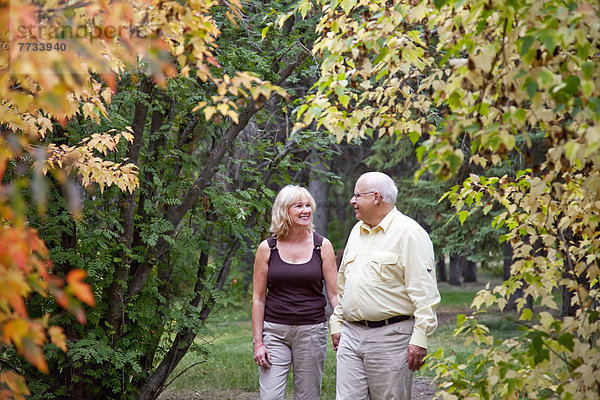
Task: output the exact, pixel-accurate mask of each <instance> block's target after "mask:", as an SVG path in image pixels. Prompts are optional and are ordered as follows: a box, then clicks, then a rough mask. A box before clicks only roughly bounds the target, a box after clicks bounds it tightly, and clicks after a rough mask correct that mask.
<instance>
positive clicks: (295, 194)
mask: <svg viewBox="0 0 600 400" xmlns="http://www.w3.org/2000/svg"><path fill="white" fill-rule="evenodd" d="M303 198H306V199H307V200H308V202H309V203H310V208H311V209H312V213H311V215H310V223H309V224H308V226H307V227H306V230H307V231H308V232H313V231H314V226H313V221H312V214H313V213H314V212H315V209H316V206H315V199H313V197H312V196H311V194H310V192H309V191H308V190H306V189H305V188H303V187H302V186H296V185H287V186H286V187H284V188H283V189H281V190H280V191H279V193H278V194H277V197H276V198H275V202H273V209H272V210H271V227H270V228H269V230H270V231H271V234H272V236H273V237H274V238H277V239H285V238H286V237H287V236H288V235H289V233H290V230H291V228H292V221H291V220H290V215H289V212H288V210H289V208H290V206H291V205H292V204H294V203H295V202H297V201H298V200H302V199H303Z"/></svg>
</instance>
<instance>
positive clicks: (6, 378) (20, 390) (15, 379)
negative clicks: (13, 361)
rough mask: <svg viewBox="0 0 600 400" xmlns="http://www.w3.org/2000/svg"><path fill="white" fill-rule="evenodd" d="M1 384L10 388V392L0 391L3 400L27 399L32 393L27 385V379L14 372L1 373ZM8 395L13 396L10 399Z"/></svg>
mask: <svg viewBox="0 0 600 400" xmlns="http://www.w3.org/2000/svg"><path fill="white" fill-rule="evenodd" d="M0 382H2V383H3V384H4V385H6V386H8V389H9V390H0V398H1V399H4V398H6V399H12V398H14V399H15V400H18V399H25V397H24V396H28V395H30V394H31V393H30V392H29V389H28V388H27V385H26V384H25V378H24V377H23V376H21V375H19V374H16V373H14V372H12V371H6V372H2V373H0ZM7 394H9V395H11V396H10V397H8V396H7Z"/></svg>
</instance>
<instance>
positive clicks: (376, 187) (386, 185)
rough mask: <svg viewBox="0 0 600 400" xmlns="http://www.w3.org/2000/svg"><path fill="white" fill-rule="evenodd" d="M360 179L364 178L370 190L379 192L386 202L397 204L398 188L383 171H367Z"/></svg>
mask: <svg viewBox="0 0 600 400" xmlns="http://www.w3.org/2000/svg"><path fill="white" fill-rule="evenodd" d="M359 179H361V180H362V179H364V182H365V186H366V187H367V189H368V191H374V192H379V194H380V195H381V199H382V200H383V202H384V203H391V204H396V198H397V197H398V188H397V187H396V183H395V182H394V180H393V179H392V178H390V177H389V176H388V175H386V174H384V173H383V172H366V173H364V174H362V175H361V176H360V178H359Z"/></svg>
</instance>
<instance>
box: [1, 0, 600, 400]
mask: <svg viewBox="0 0 600 400" xmlns="http://www.w3.org/2000/svg"><path fill="white" fill-rule="evenodd" d="M0 6H1V8H2V12H1V13H0V15H1V16H2V17H1V18H2V25H1V26H2V28H3V29H2V32H1V35H2V37H1V38H0V39H1V40H2V53H1V54H2V58H1V59H0V61H1V62H2V64H1V65H0V74H1V75H0V85H1V86H0V92H1V93H2V104H1V106H0V107H1V108H0V112H1V118H0V121H2V137H1V138H0V175H1V177H2V187H1V188H2V189H1V191H0V206H1V208H0V211H2V213H1V218H2V224H3V230H2V238H1V240H0V260H1V266H2V270H1V271H0V272H1V273H2V276H3V279H2V283H1V284H0V328H1V330H2V343H3V344H2V345H1V346H2V347H1V348H0V350H1V353H0V361H1V363H2V364H1V370H0V374H1V377H2V385H3V386H2V387H0V396H1V397H2V398H10V396H14V397H16V398H20V397H19V396H23V395H26V394H27V393H31V394H32V396H31V398H57V399H76V398H86V399H94V398H97V399H111V398H115V399H116V398H118V399H126V398H139V399H154V398H156V397H157V396H158V395H159V394H160V393H161V391H162V390H163V389H164V387H165V384H166V383H167V381H168V378H169V376H170V374H171V372H172V371H173V370H174V368H175V367H176V366H177V365H178V363H179V362H180V361H181V359H182V358H183V357H184V355H185V354H186V353H188V352H190V351H194V352H198V353H199V354H203V352H206V351H207V348H206V347H205V346H203V344H202V342H201V341H197V340H195V339H196V338H197V337H198V336H199V335H204V334H205V333H206V321H207V319H208V318H209V316H210V315H211V314H212V313H213V312H214V311H215V310H216V309H218V308H221V307H223V306H227V305H228V304H232V303H235V302H243V301H247V300H248V290H249V285H250V280H251V268H252V252H253V249H254V248H255V246H256V244H257V243H258V242H259V241H260V240H261V239H264V238H265V237H266V235H267V234H268V232H267V228H268V219H269V210H270V205H271V202H272V199H273V197H274V195H275V193H276V192H277V190H278V188H280V187H281V186H283V185H285V184H287V183H299V184H303V185H305V186H307V187H309V189H310V190H311V192H312V193H313V195H314V196H315V199H316V201H317V204H318V211H317V213H316V214H315V222H316V226H317V230H318V231H320V232H322V233H325V234H326V235H327V236H328V237H329V238H330V239H331V240H332V242H333V243H334V246H335V248H336V249H342V248H343V245H344V241H345V238H346V235H347V233H348V232H349V229H350V227H351V226H352V225H353V224H354V222H355V221H354V218H353V216H352V215H351V213H350V208H349V207H348V206H347V201H348V200H349V198H350V196H351V193H352V188H353V183H354V181H355V180H356V178H357V177H358V176H359V175H360V174H361V173H362V172H365V171H367V170H381V171H384V172H387V173H388V174H390V175H391V176H393V177H394V178H395V179H396V181H397V183H398V186H399V188H400V195H399V201H398V204H397V205H398V207H399V209H400V210H401V211H403V212H405V213H406V214H408V215H410V216H412V217H414V218H415V219H417V220H418V221H419V222H420V223H421V224H422V225H423V226H424V227H425V228H426V229H427V230H428V231H429V232H430V235H431V237H432V240H433V241H434V244H435V248H436V253H437V255H438V278H439V280H440V281H444V280H449V281H450V282H451V283H453V284H456V285H458V284H460V283H461V282H462V281H473V280H476V279H477V271H478V269H477V268H487V269H492V270H495V271H496V273H497V274H499V275H502V277H503V278H504V279H505V282H504V283H503V284H502V285H500V286H498V287H496V288H490V289H489V290H487V291H482V292H481V294H480V295H479V296H478V297H477V298H476V299H475V301H474V305H475V306H476V307H477V308H479V309H486V308H489V307H499V309H500V310H505V309H513V310H515V311H516V313H517V322H518V323H519V324H520V325H522V327H523V331H522V334H521V336H519V337H511V338H508V339H502V340H495V338H494V337H493V335H492V334H491V333H490V331H489V329H488V328H487V327H486V326H485V325H484V324H482V323H479V322H478V321H477V319H476V318H474V317H469V318H462V319H461V320H460V321H459V326H458V328H457V334H461V335H465V340H466V342H467V343H468V342H471V341H472V342H474V343H476V344H477V346H478V350H477V351H475V352H474V353H473V355H472V357H470V358H469V359H468V360H466V361H465V363H466V364H468V366H469V368H466V365H462V363H457V362H455V360H454V359H453V358H452V357H446V356H445V355H444V353H443V349H440V350H439V351H438V352H436V353H435V354H433V356H432V357H431V360H430V366H431V368H433V369H434V370H435V371H436V375H437V378H438V382H439V385H440V388H443V389H444V393H443V396H444V397H447V398H467V397H469V396H476V397H481V398H511V397H512V398H520V397H522V396H527V397H538V398H548V397H551V398H554V397H559V398H597V397H598V393H599V392H600V390H598V389H599V388H600V374H599V373H598V368H599V367H598V366H599V365H600V353H599V351H598V349H599V348H600V346H599V345H598V340H600V339H599V335H598V332H599V331H600V322H599V319H598V305H599V302H598V296H599V294H598V273H599V271H600V270H599V269H598V259H597V254H599V253H598V246H599V245H600V241H598V229H597V225H598V208H599V207H600V201H599V200H598V199H599V196H598V194H599V191H600V179H599V178H600V177H599V175H598V161H599V160H598V154H599V149H600V131H599V128H598V125H597V124H598V120H599V118H600V91H599V87H600V85H599V79H600V78H599V77H600V74H598V70H597V69H598V65H599V63H598V55H599V54H600V51H599V49H598V43H599V39H600V33H599V32H600V30H599V29H598V27H599V26H600V18H599V17H598V15H599V11H600V10H599V5H598V3H597V2H593V1H591V2H590V1H583V0H575V1H546V2H538V1H527V0H513V1H508V2H505V1H502V2H500V1H497V2H496V1H479V0H474V1H450V0H448V1H444V0H437V1H375V0H372V1H356V0H344V1H331V2H326V1H312V2H311V1H308V0H303V1H300V2H288V1H260V2H256V1H247V2H243V4H242V3H238V2H236V1H229V2H225V1H221V2H219V1H208V0H205V1H192V2H189V3H188V2H162V1H148V2H139V3H137V2H127V3H120V2H112V3H106V2H86V3H79V2H66V3H65V2H60V1H47V2H40V3H29V2H21V1H18V0H13V1H10V2H8V1H6V0H1V1H0ZM82 26H83V27H85V29H83V30H81V31H79V30H78V27H82ZM66 27H69V29H66ZM121 28H123V29H121ZM73 32H75V33H76V34H73ZM78 32H83V33H84V34H83V35H82V36H81V35H79V36H78V34H77V33H78ZM115 32H118V34H115ZM61 35H62V36H61ZM41 43H44V46H46V45H47V44H48V43H50V44H51V45H52V46H51V48H47V47H45V48H44V51H42V50H41ZM36 44H37V46H35V45H36ZM62 44H64V47H61V45H62ZM56 45H58V46H57V47H55V46H56ZM34 46H35V47H34ZM34 48H35V49H36V50H33V49H34ZM446 261H449V265H448V267H449V270H447V266H446V265H445V263H446ZM478 265H479V267H477V266H478ZM84 276H87V278H85V282H84V281H83V279H84ZM65 282H66V285H65ZM34 293H35V294H34ZM80 302H84V303H87V306H83V305H81V303H80ZM534 305H535V306H539V307H541V309H540V308H538V309H537V310H538V311H537V312H535V313H534ZM84 310H85V313H84V312H83V311H84ZM48 341H50V343H47V342H48ZM465 371H469V372H468V374H467V373H466V372H465ZM473 371H474V372H473ZM23 377H26V378H27V383H26V384H25V380H24V379H23ZM594 396H595V397H594Z"/></svg>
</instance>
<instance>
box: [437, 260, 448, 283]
mask: <svg viewBox="0 0 600 400" xmlns="http://www.w3.org/2000/svg"><path fill="white" fill-rule="evenodd" d="M437 280H438V282H448V271H447V270H446V258H445V255H444V254H442V255H440V256H438V260H437Z"/></svg>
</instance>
